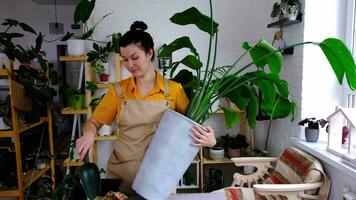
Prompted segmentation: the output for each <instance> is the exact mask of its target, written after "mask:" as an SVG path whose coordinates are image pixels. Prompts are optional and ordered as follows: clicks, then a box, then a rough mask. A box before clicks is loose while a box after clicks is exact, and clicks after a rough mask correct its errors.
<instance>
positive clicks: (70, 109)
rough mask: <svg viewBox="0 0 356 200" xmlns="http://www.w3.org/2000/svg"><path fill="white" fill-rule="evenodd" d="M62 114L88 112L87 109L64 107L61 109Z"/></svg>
mask: <svg viewBox="0 0 356 200" xmlns="http://www.w3.org/2000/svg"><path fill="white" fill-rule="evenodd" d="M61 113H62V115H77V114H79V115H80V114H87V109H82V110H75V109H74V108H72V107H66V108H63V109H62V111H61Z"/></svg>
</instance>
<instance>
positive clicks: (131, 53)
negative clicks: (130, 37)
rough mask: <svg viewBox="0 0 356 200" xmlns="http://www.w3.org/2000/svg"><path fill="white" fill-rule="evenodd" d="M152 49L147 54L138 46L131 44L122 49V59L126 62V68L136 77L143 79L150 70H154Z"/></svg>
mask: <svg viewBox="0 0 356 200" xmlns="http://www.w3.org/2000/svg"><path fill="white" fill-rule="evenodd" d="M152 51H153V50H152V49H150V51H148V52H147V53H145V52H144V51H143V50H142V49H140V48H139V47H138V46H137V44H129V45H127V46H126V47H120V52H121V57H122V58H123V60H124V66H125V67H126V69H127V70H128V71H129V72H130V73H131V74H132V75H133V76H134V77H142V76H144V75H145V74H146V73H147V72H148V71H149V70H152V68H153V66H152V62H151V58H152V54H153V52H152Z"/></svg>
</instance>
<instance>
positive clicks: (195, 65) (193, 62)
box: [180, 55, 203, 70]
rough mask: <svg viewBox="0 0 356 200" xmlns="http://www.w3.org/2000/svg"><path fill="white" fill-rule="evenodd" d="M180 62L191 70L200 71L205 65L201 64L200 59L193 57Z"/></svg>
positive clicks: (189, 56) (187, 57)
mask: <svg viewBox="0 0 356 200" xmlns="http://www.w3.org/2000/svg"><path fill="white" fill-rule="evenodd" d="M180 62H181V63H182V64H183V65H185V66H187V67H189V68H191V69H194V70H198V69H200V68H201V67H202V66H203V63H201V62H200V61H199V60H198V59H196V58H195V57H194V56H192V55H188V56H186V57H184V58H183V59H182V60H181V61H180Z"/></svg>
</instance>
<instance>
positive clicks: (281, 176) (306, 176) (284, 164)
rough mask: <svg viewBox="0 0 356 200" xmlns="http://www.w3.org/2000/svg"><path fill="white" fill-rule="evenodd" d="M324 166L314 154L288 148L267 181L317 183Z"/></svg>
mask: <svg viewBox="0 0 356 200" xmlns="http://www.w3.org/2000/svg"><path fill="white" fill-rule="evenodd" d="M322 170H323V168H322V166H321V164H320V162H319V161H318V160H317V159H316V158H314V157H313V156H311V155H309V154H307V153H305V152H303V151H301V150H299V149H297V148H294V147H288V148H286V149H285V150H284V151H283V153H282V154H281V155H280V157H279V159H278V161H277V163H276V167H275V170H274V171H273V173H272V175H271V176H270V177H268V178H267V179H266V183H274V184H283V183H285V184H288V183H294V184H295V183H316V182H319V181H320V180H321V179H322V174H321V173H320V171H322Z"/></svg>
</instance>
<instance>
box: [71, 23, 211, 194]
mask: <svg viewBox="0 0 356 200" xmlns="http://www.w3.org/2000/svg"><path fill="white" fill-rule="evenodd" d="M146 29H147V25H146V24H145V23H144V22H135V23H133V24H132V25H131V28H130V31H128V32H126V33H125V34H124V35H123V36H122V38H121V39H120V43H119V46H120V52H121V56H122V58H123V61H124V62H123V64H124V66H125V68H126V69H127V70H128V71H129V72H130V73H131V74H132V76H131V77H130V78H128V79H126V80H123V81H120V82H119V83H117V84H113V85H111V86H110V87H109V89H108V92H107V93H106V95H105V96H104V98H103V100H102V101H101V103H100V104H99V106H98V107H97V108H96V109H95V111H94V113H93V115H92V117H91V118H90V119H89V120H88V121H87V122H86V124H85V125H84V127H83V136H82V137H80V138H79V139H78V140H77V142H76V147H77V151H78V153H79V155H80V158H81V159H83V158H84V155H85V153H86V152H87V151H89V152H91V151H92V147H93V144H94V137H95V135H96V134H97V131H98V130H99V129H100V127H101V126H102V125H103V124H107V125H110V124H112V122H113V121H114V119H115V117H116V116H117V117H118V126H119V130H120V134H119V138H118V140H117V141H116V143H115V145H114V150H113V153H112V154H111V155H110V159H109V161H108V167H107V176H108V177H110V178H121V179H123V180H125V181H124V184H123V186H122V187H123V189H124V190H126V192H127V191H128V190H127V189H128V188H129V187H130V186H131V184H132V182H133V180H134V178H135V175H136V172H137V170H138V167H139V166H140V163H141V161H142V159H143V156H144V154H145V151H146V149H147V147H148V145H149V143H150V141H151V139H152V136H153V134H154V133H155V131H156V128H157V124H158V123H159V120H160V118H161V116H162V114H163V112H164V110H165V109H166V108H170V109H172V110H175V111H177V112H180V113H182V114H184V113H185V111H186V109H187V106H188V98H187V96H186V94H185V93H184V90H183V88H182V86H181V85H180V84H179V83H176V82H174V81H171V80H167V79H164V78H163V77H162V76H161V75H160V74H159V73H158V72H156V71H155V69H154V67H153V63H152V61H153V59H154V44H153V39H152V37H151V35H150V34H149V33H147V32H145V30H146ZM206 129H207V131H204V130H202V129H201V128H200V127H198V126H194V127H193V128H192V133H191V138H192V145H194V146H200V147H203V146H204V147H212V146H214V145H215V143H216V141H215V135H214V131H213V130H212V128H211V127H207V128H206Z"/></svg>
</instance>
